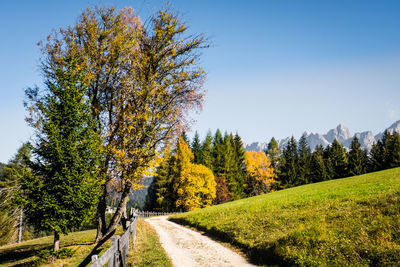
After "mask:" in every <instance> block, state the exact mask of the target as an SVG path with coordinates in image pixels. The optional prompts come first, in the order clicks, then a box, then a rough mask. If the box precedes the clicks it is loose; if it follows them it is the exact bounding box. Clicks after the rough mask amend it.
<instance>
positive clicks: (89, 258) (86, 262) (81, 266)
mask: <svg viewBox="0 0 400 267" xmlns="http://www.w3.org/2000/svg"><path fill="white" fill-rule="evenodd" d="M114 234H115V230H114V231H112V232H111V233H110V234H109V235H107V236H105V237H104V238H103V239H102V240H100V242H99V243H97V245H96V246H95V247H94V248H93V249H92V251H91V252H90V254H89V255H88V256H87V257H86V258H85V259H84V260H83V261H82V262H81V263H80V264H79V265H78V267H84V266H87V265H89V263H90V262H91V261H92V256H93V255H98V254H99V253H100V252H101V251H102V250H103V249H102V248H100V247H101V246H102V245H103V244H104V243H105V242H106V241H107V240H108V239H110V238H111V237H112V236H113V235H114Z"/></svg>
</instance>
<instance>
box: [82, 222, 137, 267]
mask: <svg viewBox="0 0 400 267" xmlns="http://www.w3.org/2000/svg"><path fill="white" fill-rule="evenodd" d="M137 219H138V216H137V215H133V217H132V219H131V220H130V221H128V222H127V223H126V224H127V229H126V231H125V232H124V233H123V234H122V236H113V237H111V246H110V248H109V249H107V250H106V252H104V254H103V255H101V257H98V255H93V256H92V263H91V264H90V265H89V266H90V267H100V266H103V265H105V264H107V267H117V266H126V258H127V255H128V252H129V240H130V239H131V240H132V247H133V244H134V243H135V240H136V223H137ZM130 237H132V238H130Z"/></svg>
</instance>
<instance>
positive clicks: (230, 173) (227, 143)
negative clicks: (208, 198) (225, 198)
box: [221, 134, 243, 199]
mask: <svg viewBox="0 0 400 267" xmlns="http://www.w3.org/2000/svg"><path fill="white" fill-rule="evenodd" d="M222 161H223V164H222V169H221V170H222V173H221V177H223V178H224V179H225V181H226V183H227V186H228V189H229V192H230V199H239V198H241V196H242V194H243V184H241V181H240V180H239V179H238V177H237V169H238V163H237V161H236V151H235V144H234V140H233V136H232V134H230V135H228V134H225V136H224V139H223V146H222Z"/></svg>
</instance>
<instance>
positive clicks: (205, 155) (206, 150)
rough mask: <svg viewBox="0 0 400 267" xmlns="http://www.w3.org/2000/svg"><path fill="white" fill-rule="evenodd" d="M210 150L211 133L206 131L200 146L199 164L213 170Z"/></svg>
mask: <svg viewBox="0 0 400 267" xmlns="http://www.w3.org/2000/svg"><path fill="white" fill-rule="evenodd" d="M212 149H213V148H212V136H211V132H210V131H208V132H207V135H206V137H205V139H204V141H203V143H202V145H201V164H202V165H204V166H206V167H207V168H209V169H213V158H212V154H211V153H212Z"/></svg>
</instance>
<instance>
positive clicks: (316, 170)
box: [310, 145, 329, 183]
mask: <svg viewBox="0 0 400 267" xmlns="http://www.w3.org/2000/svg"><path fill="white" fill-rule="evenodd" d="M310 179H311V182H313V183H316V182H321V181H325V180H328V179H329V177H328V173H327V170H326V166H325V160H324V149H323V147H322V146H321V145H318V146H316V148H315V150H314V152H313V153H312V154H311V161H310Z"/></svg>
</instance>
